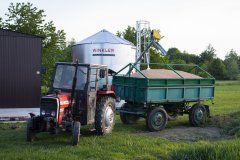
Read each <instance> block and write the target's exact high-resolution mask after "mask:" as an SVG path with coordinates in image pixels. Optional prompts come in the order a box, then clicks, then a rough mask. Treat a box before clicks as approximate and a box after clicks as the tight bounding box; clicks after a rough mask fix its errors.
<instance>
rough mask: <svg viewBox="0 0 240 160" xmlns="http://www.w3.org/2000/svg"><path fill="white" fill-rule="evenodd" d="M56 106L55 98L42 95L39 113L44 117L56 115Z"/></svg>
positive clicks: (56, 100)
mask: <svg viewBox="0 0 240 160" xmlns="http://www.w3.org/2000/svg"><path fill="white" fill-rule="evenodd" d="M58 108H59V107H58V99H57V98H50V97H43V98H42V99H41V108H40V115H41V116H44V117H57V115H58ZM53 113H55V114H53Z"/></svg>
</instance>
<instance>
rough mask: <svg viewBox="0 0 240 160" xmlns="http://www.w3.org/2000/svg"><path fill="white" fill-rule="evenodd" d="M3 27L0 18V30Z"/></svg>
mask: <svg viewBox="0 0 240 160" xmlns="http://www.w3.org/2000/svg"><path fill="white" fill-rule="evenodd" d="M2 27H3V22H2V17H0V28H2Z"/></svg>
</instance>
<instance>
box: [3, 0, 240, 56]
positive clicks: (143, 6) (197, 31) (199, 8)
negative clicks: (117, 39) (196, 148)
mask: <svg viewBox="0 0 240 160" xmlns="http://www.w3.org/2000/svg"><path fill="white" fill-rule="evenodd" d="M11 2H13V3H16V2H30V3H32V4H33V5H34V6H36V7H37V8H38V9H43V10H44V11H45V14H46V21H53V22H54V24H55V26H56V27H57V29H59V30H60V29H63V30H64V31H65V33H66V37H67V39H68V40H70V39H71V38H74V39H75V40H76V41H81V40H83V39H85V38H87V37H89V36H91V35H92V34H94V33H96V32H98V31H100V30H102V29H106V30H108V31H110V32H112V33H114V34H115V33H116V32H117V31H123V30H124V29H126V28H127V26H128V25H130V26H133V27H135V26H136V21H137V20H146V21H149V22H150V26H151V29H160V31H161V34H162V35H164V38H163V39H162V40H161V41H160V43H161V45H162V46H163V47H164V48H165V49H166V50H167V49H168V48H170V47H177V48H178V49H179V50H180V51H186V52H188V53H192V54H197V55H199V54H200V53H201V52H202V51H204V50H205V49H206V48H207V46H208V45H209V44H211V45H212V46H213V47H214V48H215V49H216V54H217V57H219V58H221V59H224V57H225V55H226V54H227V53H228V52H229V51H230V50H231V49H234V50H235V51H236V52H237V53H238V55H240V1H239V0H144V1H143V0H31V1H29V0H28V1H26V0H0V17H2V18H3V19H5V16H4V14H5V13H7V12H8V10H7V9H8V6H9V5H10V3H11Z"/></svg>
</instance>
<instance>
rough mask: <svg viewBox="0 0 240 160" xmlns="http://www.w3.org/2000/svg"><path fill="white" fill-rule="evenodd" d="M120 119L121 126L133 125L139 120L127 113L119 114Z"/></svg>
mask: <svg viewBox="0 0 240 160" xmlns="http://www.w3.org/2000/svg"><path fill="white" fill-rule="evenodd" d="M120 119H121V121H122V123H123V124H134V123H136V122H137V121H138V120H139V119H140V117H138V116H136V115H132V114H128V113H120Z"/></svg>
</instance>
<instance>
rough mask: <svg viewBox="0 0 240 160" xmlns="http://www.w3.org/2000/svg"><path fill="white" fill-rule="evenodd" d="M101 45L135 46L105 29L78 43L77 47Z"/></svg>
mask: <svg viewBox="0 0 240 160" xmlns="http://www.w3.org/2000/svg"><path fill="white" fill-rule="evenodd" d="M101 43H110V44H125V45H133V43H131V42H129V41H127V40H125V39H123V38H120V37H118V36H116V35H114V34H112V33H111V32H109V31H107V30H105V29H103V30H101V31H100V32H97V33H95V34H94V35H92V36H90V37H88V38H86V39H84V40H82V41H80V42H78V43H77V45H78V44H101Z"/></svg>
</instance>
